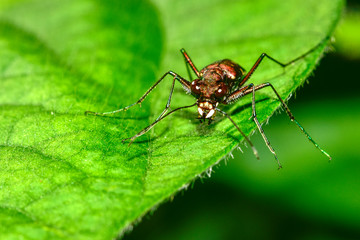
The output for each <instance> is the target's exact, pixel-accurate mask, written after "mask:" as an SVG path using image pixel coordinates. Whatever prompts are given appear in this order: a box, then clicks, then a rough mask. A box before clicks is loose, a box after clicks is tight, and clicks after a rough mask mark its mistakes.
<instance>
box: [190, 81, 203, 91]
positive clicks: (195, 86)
mask: <svg viewBox="0 0 360 240" xmlns="http://www.w3.org/2000/svg"><path fill="white" fill-rule="evenodd" d="M191 92H192V93H194V94H195V95H199V94H200V93H201V88H200V84H199V82H198V81H197V80H194V81H192V83H191Z"/></svg>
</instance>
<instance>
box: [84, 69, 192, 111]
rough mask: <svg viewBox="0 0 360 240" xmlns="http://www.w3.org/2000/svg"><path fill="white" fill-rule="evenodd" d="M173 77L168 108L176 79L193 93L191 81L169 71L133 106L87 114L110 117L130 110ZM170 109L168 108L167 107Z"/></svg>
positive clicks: (186, 89)
mask: <svg viewBox="0 0 360 240" xmlns="http://www.w3.org/2000/svg"><path fill="white" fill-rule="evenodd" d="M168 74H169V75H171V76H173V77H174V80H173V84H172V88H171V92H170V97H169V100H168V104H167V106H168V105H169V106H170V100H171V96H172V92H173V89H174V84H175V79H176V80H178V81H179V82H180V83H181V85H182V86H183V88H184V89H185V91H188V92H190V91H191V84H190V82H189V81H187V80H186V79H184V78H182V77H181V76H180V75H179V74H177V73H174V72H172V71H168V72H167V73H165V74H164V75H163V76H162V77H161V78H160V79H159V80H157V81H156V83H155V84H154V85H152V86H151V87H150V88H149V89H148V90H147V91H146V92H145V94H144V95H143V96H142V97H141V98H140V99H139V100H138V101H137V102H135V103H133V104H130V105H129V106H126V107H124V108H120V109H117V110H115V111H111V112H103V113H99V112H92V111H86V112H85V114H92V115H100V116H104V115H108V114H114V113H118V112H121V111H126V110H128V109H129V108H131V107H133V106H135V105H137V104H141V103H142V101H144V100H145V98H146V97H147V96H148V95H149V93H150V92H151V91H152V90H154V89H155V87H156V86H157V85H158V84H159V83H160V82H161V81H162V80H163V79H164V78H165V77H166V76H167V75H168ZM167 108H168V107H167Z"/></svg>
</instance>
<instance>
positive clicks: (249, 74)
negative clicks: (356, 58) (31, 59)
mask: <svg viewBox="0 0 360 240" xmlns="http://www.w3.org/2000/svg"><path fill="white" fill-rule="evenodd" d="M329 39H330V37H329V36H327V37H325V38H324V39H323V40H322V41H321V42H320V43H318V44H317V45H316V46H315V47H313V48H311V49H310V50H308V51H307V52H305V53H304V54H302V55H300V56H299V57H297V58H295V59H293V60H291V61H290V62H287V63H282V62H280V61H278V60H276V59H275V58H273V57H271V56H269V55H267V54H266V53H262V54H261V55H260V57H259V58H258V60H257V61H256V62H255V64H254V65H253V66H252V68H251V69H250V71H249V72H248V73H247V74H246V75H245V77H244V78H243V79H242V80H241V82H240V83H239V86H242V85H243V84H244V83H245V82H246V81H248V80H249V78H250V77H251V75H252V74H253V73H254V71H255V70H256V68H257V67H258V66H259V65H260V63H261V61H262V60H263V59H264V58H265V57H267V58H268V59H270V60H271V61H273V62H275V63H276V64H278V65H280V66H281V67H283V68H284V67H287V66H289V65H290V64H292V63H294V62H296V61H298V60H300V59H302V58H304V57H306V56H307V55H308V54H310V53H312V52H313V51H315V49H317V48H318V47H320V46H321V45H323V44H324V42H326V41H328V40H329Z"/></svg>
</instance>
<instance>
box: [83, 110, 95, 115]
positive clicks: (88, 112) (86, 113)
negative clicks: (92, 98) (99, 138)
mask: <svg viewBox="0 0 360 240" xmlns="http://www.w3.org/2000/svg"><path fill="white" fill-rule="evenodd" d="M84 114H85V116H87V115H89V114H91V115H96V112H92V111H86V112H85V113H84Z"/></svg>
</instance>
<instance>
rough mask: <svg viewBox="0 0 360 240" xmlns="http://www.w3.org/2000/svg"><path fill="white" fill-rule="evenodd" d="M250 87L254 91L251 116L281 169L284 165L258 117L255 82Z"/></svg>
mask: <svg viewBox="0 0 360 240" xmlns="http://www.w3.org/2000/svg"><path fill="white" fill-rule="evenodd" d="M249 87H251V89H249V90H248V91H250V90H251V91H252V104H251V105H252V116H251V117H252V118H253V120H254V122H255V124H256V126H257V128H258V129H259V132H260V133H261V136H262V138H263V139H264V141H265V144H266V146H267V147H268V148H269V150H270V152H271V153H272V154H274V157H275V160H276V161H277V163H278V165H279V169H280V168H282V166H281V163H280V162H279V159H278V158H277V155H276V152H275V150H274V148H273V147H272V146H271V144H270V142H269V140H268V138H267V137H266V135H265V132H264V130H263V128H262V127H261V124H260V123H259V120H258V119H257V115H256V106H255V86H254V84H252V83H251V84H250V85H249Z"/></svg>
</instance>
